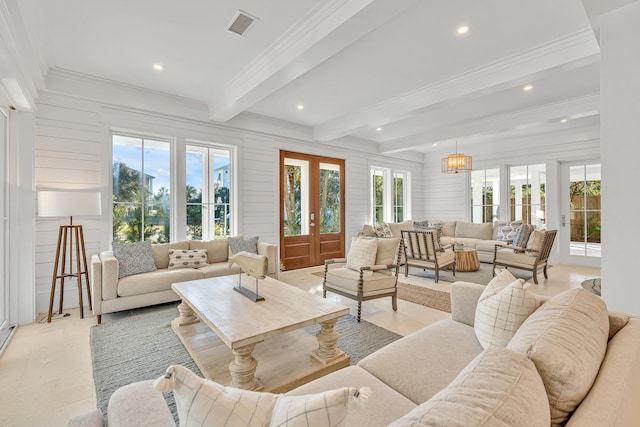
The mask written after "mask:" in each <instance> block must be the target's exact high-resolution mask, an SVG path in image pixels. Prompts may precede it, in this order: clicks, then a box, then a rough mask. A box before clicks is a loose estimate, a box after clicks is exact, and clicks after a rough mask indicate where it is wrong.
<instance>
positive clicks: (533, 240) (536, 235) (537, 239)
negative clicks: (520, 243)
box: [527, 230, 545, 252]
mask: <svg viewBox="0 0 640 427" xmlns="http://www.w3.org/2000/svg"><path fill="white" fill-rule="evenodd" d="M544 233H545V230H534V231H533V233H531V234H530V235H529V240H527V251H535V252H540V250H541V249H542V240H544Z"/></svg>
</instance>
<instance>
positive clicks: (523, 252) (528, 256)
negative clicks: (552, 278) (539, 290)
mask: <svg viewBox="0 0 640 427" xmlns="http://www.w3.org/2000/svg"><path fill="white" fill-rule="evenodd" d="M557 232H558V230H546V231H545V232H544V235H543V237H542V241H541V244H539V245H531V246H530V245H527V246H528V247H527V248H522V247H519V246H513V245H502V246H501V245H496V246H495V249H494V255H493V275H494V276H495V274H496V273H495V269H496V266H498V265H501V266H504V267H507V268H508V267H514V268H519V269H521V270H527V271H531V272H533V282H534V283H535V284H536V285H537V284H538V271H539V269H540V268H542V271H543V273H544V278H545V279H548V278H549V276H548V275H547V263H548V260H549V255H550V254H551V247H552V246H553V242H554V240H555V238H556V234H557Z"/></svg>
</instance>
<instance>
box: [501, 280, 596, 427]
mask: <svg viewBox="0 0 640 427" xmlns="http://www.w3.org/2000/svg"><path fill="white" fill-rule="evenodd" d="M608 336H609V316H608V313H607V306H606V305H605V303H604V301H602V299H601V298H600V297H598V296H596V295H595V294H592V293H591V292H589V291H586V290H584V289H582V288H577V289H571V290H568V291H565V292H562V293H560V294H558V295H556V296H554V297H552V298H550V299H549V300H548V301H547V302H545V303H544V304H542V306H541V307H540V308H539V309H538V310H536V312H535V313H533V314H532V315H531V316H529V318H528V319H527V320H525V322H524V323H523V324H522V326H521V327H520V329H519V330H518V332H516V334H515V335H514V336H513V338H512V339H511V341H510V342H509V344H508V345H507V348H509V349H513V350H516V351H519V352H521V353H523V354H526V355H527V356H528V357H529V359H531V360H532V361H533V363H534V364H535V365H536V368H537V369H538V372H539V373H540V376H541V377H542V382H543V383H544V386H545V388H546V390H547V396H548V398H549V406H550V408H551V425H553V426H559V425H564V423H565V422H566V421H567V418H569V415H570V414H571V413H572V412H573V411H574V410H575V409H576V407H577V406H578V405H579V404H580V402H582V399H584V397H585V396H586V395H587V393H588V392H589V390H590V389H591V386H592V384H593V382H594V381H595V378H596V376H597V375H598V372H599V370H600V364H601V363H602V360H603V359H604V355H605V353H606V351H607V339H608Z"/></svg>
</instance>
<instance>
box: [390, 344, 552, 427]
mask: <svg viewBox="0 0 640 427" xmlns="http://www.w3.org/2000/svg"><path fill="white" fill-rule="evenodd" d="M427 426H447V427H448V426H465V427H466V426H510V427H519V426H522V427H538V426H539V427H548V426H549V402H548V400H547V393H546V392H545V388H544V384H543V383H542V380H541V379H540V375H538V372H537V371H536V367H535V365H534V364H533V363H531V360H529V359H528V358H527V357H526V356H524V355H522V354H518V353H517V352H515V351H511V350H508V349H506V348H504V347H492V348H489V349H487V350H485V351H483V352H482V353H480V354H479V355H478V356H477V357H476V358H475V359H473V360H472V361H471V362H470V363H469V364H468V365H467V366H466V367H465V368H464V369H463V370H462V372H460V374H458V376H457V377H456V378H455V379H454V380H453V381H452V382H451V384H449V385H448V386H447V387H446V388H444V389H442V390H440V391H439V392H438V393H437V394H436V395H434V396H433V397H432V398H431V399H429V400H428V401H426V402H424V403H422V404H421V405H419V406H417V407H416V408H415V409H413V410H412V411H411V412H409V413H408V414H406V415H404V416H403V417H402V418H400V419H398V420H396V421H394V422H393V423H392V424H390V426H389V427H427Z"/></svg>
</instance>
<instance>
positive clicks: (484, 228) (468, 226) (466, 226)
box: [455, 221, 493, 240]
mask: <svg viewBox="0 0 640 427" xmlns="http://www.w3.org/2000/svg"><path fill="white" fill-rule="evenodd" d="M492 234H493V224H492V223H490V222H485V223H483V224H474V223H472V222H465V221H458V222H456V234H455V236H456V237H470V238H472V239H482V240H491V235H492Z"/></svg>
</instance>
